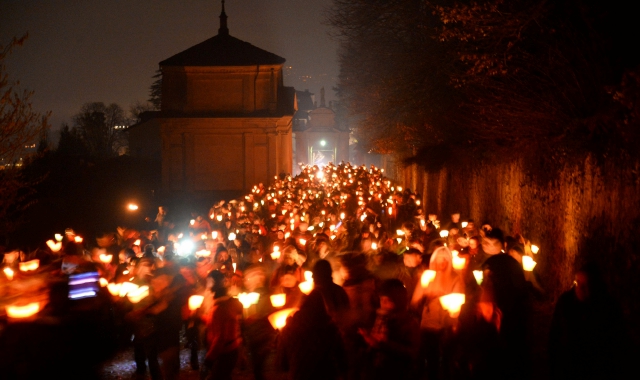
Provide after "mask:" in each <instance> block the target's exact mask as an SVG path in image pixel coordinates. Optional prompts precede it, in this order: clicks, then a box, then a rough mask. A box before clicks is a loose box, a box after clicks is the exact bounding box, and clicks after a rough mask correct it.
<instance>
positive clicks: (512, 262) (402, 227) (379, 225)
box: [0, 163, 624, 380]
mask: <svg viewBox="0 0 640 380" xmlns="http://www.w3.org/2000/svg"><path fill="white" fill-rule="evenodd" d="M420 201H421V196H420V195H419V194H415V193H413V192H412V191H411V190H410V189H403V188H402V187H400V186H394V185H393V184H392V183H391V181H389V180H388V179H387V178H385V177H384V175H383V170H381V169H377V168H375V167H371V168H367V167H365V166H353V165H351V164H345V163H342V164H339V165H334V164H330V165H328V166H325V167H320V168H319V167H317V166H303V167H302V168H301V173H300V174H299V175H297V176H295V177H293V176H290V175H282V176H280V177H276V178H274V181H273V183H272V184H271V185H270V186H268V187H265V186H264V185H263V184H259V185H257V186H255V187H254V188H253V189H252V192H251V193H250V194H248V195H246V196H245V197H244V198H243V199H238V200H231V201H229V202H225V201H220V202H219V203H217V204H215V205H213V207H211V209H210V210H209V211H208V213H204V212H202V213H199V212H194V213H193V218H192V219H191V220H190V221H189V222H188V223H184V224H185V225H184V226H181V224H180V223H179V221H175V220H172V219H171V213H170V211H171V210H166V208H164V207H162V206H161V207H159V210H158V214H157V216H156V218H155V220H153V221H151V220H150V219H149V224H150V226H151V227H150V228H149V229H148V230H145V231H140V230H133V229H127V228H125V227H119V228H118V229H117V231H116V232H113V233H107V234H104V235H102V236H99V237H98V238H97V239H95V241H92V242H88V241H84V240H83V239H82V238H81V237H79V236H77V235H76V234H75V233H74V232H73V230H71V229H69V230H67V231H65V234H64V235H62V234H61V235H59V236H56V239H54V240H53V239H52V240H50V241H48V242H47V246H46V248H45V247H43V248H42V249H39V250H37V251H35V252H31V253H24V252H17V251H16V252H9V253H5V254H4V260H3V262H4V268H3V272H4V276H2V275H0V277H3V278H2V279H1V280H0V281H1V284H2V288H1V289H2V290H1V291H2V294H1V296H2V299H3V301H4V303H5V305H6V307H5V308H4V309H5V310H6V315H4V316H3V319H2V320H3V325H2V326H3V330H2V331H1V332H0V346H3V347H4V349H3V352H2V353H3V355H0V370H2V371H4V372H3V373H4V374H7V375H9V378H25V377H29V376H32V377H34V378H36V377H38V376H39V375H40V374H46V373H50V372H47V371H51V370H52V369H51V367H50V368H46V369H43V368H42V367H38V366H30V365H29V363H28V362H27V359H25V358H24V357H23V356H21V355H25V353H26V352H27V351H28V350H29V348H28V347H29V342H28V341H24V340H23V337H24V336H25V335H24V331H23V330H25V328H24V326H27V325H28V326H33V325H36V326H40V327H39V329H37V330H34V329H32V328H30V331H41V330H46V328H47V326H49V327H50V326H60V331H61V332H60V335H63V334H65V333H69V334H72V335H73V336H74V340H73V342H74V343H73V345H74V347H76V348H78V349H77V350H75V351H73V353H74V355H75V356H74V359H75V360H78V357H81V358H82V360H83V361H84V362H83V363H85V365H80V366H78V365H75V364H73V363H71V364H69V365H68V366H69V367H72V366H73V368H75V371H76V372H77V373H78V374H82V375H84V378H89V377H90V376H89V375H88V374H90V373H93V374H95V375H96V376H99V365H100V361H101V360H104V358H106V357H108V355H109V352H112V350H113V349H118V348H120V349H127V350H131V355H132V357H133V359H134V360H135V364H136V374H137V375H138V376H140V378H144V377H145V376H146V375H147V374H148V375H150V376H151V378H152V379H154V380H156V379H177V378H179V376H180V361H179V353H180V348H181V337H182V340H186V342H187V345H188V347H189V348H190V353H191V356H190V366H191V368H192V369H197V370H199V371H200V372H201V375H202V378H207V379H230V378H232V377H233V374H234V370H235V369H236V367H237V366H238V365H239V363H244V364H245V365H247V366H248V367H250V368H251V371H252V373H253V376H254V378H255V379H264V378H265V373H266V366H267V365H272V366H275V368H276V370H278V371H281V372H282V373H286V374H287V376H288V377H289V378H291V379H339V378H340V379H389V378H394V379H422V378H426V379H449V378H451V379H480V378H488V377H492V378H498V379H500V378H503V379H521V378H529V377H530V376H531V374H532V373H533V368H532V367H533V365H534V363H533V362H532V360H531V358H532V356H531V352H530V350H531V338H532V337H531V336H530V334H531V331H532V328H531V323H532V321H531V316H532V311H531V307H532V301H533V300H534V299H535V298H536V297H538V298H540V297H544V290H543V287H542V286H541V285H540V283H539V280H538V276H537V275H536V272H535V270H534V269H533V266H535V261H534V260H533V258H534V257H535V255H536V254H537V247H536V246H535V245H532V244H531V242H530V241H528V240H527V239H526V238H524V237H523V236H521V235H519V234H513V235H512V236H508V235H507V234H506V233H505V232H504V231H502V230H501V229H500V228H499V227H498V226H494V225H491V224H490V223H484V222H483V223H475V222H474V221H473V220H468V219H467V220H464V221H463V220H461V217H460V213H458V212H454V213H452V214H451V215H450V216H448V217H447V218H446V219H447V220H446V221H442V222H441V221H439V220H438V216H437V215H434V214H428V213H425V212H424V211H423V207H422V205H421V202H420ZM182 227H184V228H182ZM598 279H599V276H598V272H597V268H593V267H588V268H584V269H583V270H581V271H580V272H579V273H578V274H577V277H576V281H577V282H576V286H575V287H574V288H572V289H571V290H570V291H569V292H567V293H566V294H565V295H563V297H561V299H560V301H559V303H558V309H557V310H556V315H555V316H554V321H553V326H552V330H551V334H550V342H551V346H550V347H552V349H551V350H550V357H551V366H550V368H551V370H552V374H553V375H554V376H555V375H557V376H558V377H563V378H567V377H569V378H571V377H573V375H575V374H578V373H580V374H583V373H587V374H598V373H602V374H611V373H612V372H611V365H612V363H613V362H612V360H615V358H612V357H613V356H614V355H615V353H617V352H618V349H617V348H618V347H619V346H620V345H619V344H618V343H617V342H618V341H617V340H616V339H617V337H619V336H621V335H624V333H623V331H622V329H623V326H624V323H623V321H622V318H621V314H620V313H617V312H616V308H615V305H614V303H613V302H612V301H610V298H608V296H607V295H606V292H605V291H604V290H603V289H604V286H602V284H601V283H600V282H598ZM45 289H46V291H45ZM29 308H31V309H29ZM3 311H4V310H3ZM29 311H33V313H29ZM70 316H71V317H70ZM616 318H617V319H616ZM576 319H577V320H578V321H579V322H580V323H577V324H576V323H574V322H576ZM27 322H28V323H27ZM598 324H606V325H607V327H608V329H607V330H606V332H603V333H602V334H598V335H597V336H596V337H594V335H593V334H590V335H589V337H590V339H586V338H584V336H583V335H582V334H585V333H588V332H589V330H590V329H593V328H595V327H596V326H597V325H598ZM89 329H92V330H91V331H92V333H91V334H89V333H88V332H87V333H85V331H89ZM95 331H97V333H96V332H95ZM31 334H32V335H33V334H35V333H31ZM96 334H97V335H96ZM614 338H615V339H614ZM34 339H36V338H34ZM38 339H40V338H38ZM95 342H99V344H91V343H95ZM46 343H47V344H50V345H51V346H48V347H47V346H46V345H45V346H43V347H47V348H46V353H45V354H44V355H49V357H51V355H52V354H51V352H50V351H51V350H55V347H56V345H57V344H59V342H57V341H56V340H55V338H51V340H50V341H47V342H46ZM17 347H22V348H17ZM87 347H91V350H88V349H86V348H87ZM42 350H45V349H44V348H42ZM87 351H90V352H87ZM34 352H35V351H34ZM32 354H33V352H32ZM67 354H68V352H67ZM56 355H59V356H60V358H61V360H62V362H61V363H62V364H61V363H58V362H56V363H58V364H56V365H57V366H60V367H59V368H58V367H56V370H61V371H62V370H65V371H67V372H66V373H74V372H69V371H72V370H70V369H69V368H67V367H66V364H64V363H68V361H69V360H70V359H69V358H66V362H65V361H64V360H65V359H63V357H64V355H65V352H60V353H57V354H56ZM54 357H57V356H55V355H54ZM36 362H37V361H36ZM597 371H600V372H597ZM81 377H82V376H81Z"/></svg>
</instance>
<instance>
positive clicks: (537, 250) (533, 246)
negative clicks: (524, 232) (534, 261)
mask: <svg viewBox="0 0 640 380" xmlns="http://www.w3.org/2000/svg"><path fill="white" fill-rule="evenodd" d="M539 251H540V248H538V246H537V245H533V244H532V245H531V252H533V254H534V255H535V254H537V253H538V252H539Z"/></svg>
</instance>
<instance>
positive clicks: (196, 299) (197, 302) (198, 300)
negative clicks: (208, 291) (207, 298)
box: [189, 295, 204, 311]
mask: <svg viewBox="0 0 640 380" xmlns="http://www.w3.org/2000/svg"><path fill="white" fill-rule="evenodd" d="M203 301H204V296H200V295H194V296H191V297H189V310H191V311H193V310H197V309H199V308H200V306H202V302H203Z"/></svg>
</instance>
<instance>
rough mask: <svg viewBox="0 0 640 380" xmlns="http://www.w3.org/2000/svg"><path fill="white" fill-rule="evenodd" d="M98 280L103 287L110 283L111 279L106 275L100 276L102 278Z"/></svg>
mask: <svg viewBox="0 0 640 380" xmlns="http://www.w3.org/2000/svg"><path fill="white" fill-rule="evenodd" d="M98 282H99V283H100V286H101V287H103V288H104V287H105V286H107V285H109V281H108V280H107V279H106V278H104V277H100V280H98Z"/></svg>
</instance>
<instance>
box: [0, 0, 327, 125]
mask: <svg viewBox="0 0 640 380" xmlns="http://www.w3.org/2000/svg"><path fill="white" fill-rule="evenodd" d="M330 4H331V0H227V1H226V3H225V8H226V13H227V15H228V17H229V20H228V25H229V31H230V34H231V35H232V36H234V37H237V38H239V39H241V40H244V41H247V42H250V43H251V44H253V45H255V46H257V47H259V48H262V49H264V50H267V51H270V52H272V53H275V54H278V55H280V56H282V57H284V58H286V59H287V62H286V64H285V65H286V66H291V67H292V68H291V70H287V71H286V72H285V73H286V77H285V85H287V86H294V87H295V88H296V89H297V90H304V89H309V90H310V91H311V92H315V93H316V94H319V93H320V87H322V86H324V87H325V90H326V95H327V101H328V100H331V99H333V98H334V95H333V91H332V90H331V87H332V86H334V85H335V77H336V76H337V73H338V65H337V61H336V49H337V43H336V42H335V41H333V40H331V38H330V37H329V36H328V35H327V32H328V31H329V27H328V26H326V25H323V24H322V22H323V20H324V14H323V12H324V10H325V9H326V7H328V6H329V5H330ZM219 15H220V0H180V1H175V0H78V1H75V0H0V45H6V44H7V43H8V41H10V39H11V38H12V37H13V36H21V35H23V34H24V33H25V32H28V33H29V39H28V40H27V42H26V43H25V45H24V46H23V47H21V48H18V49H17V50H15V51H14V53H13V54H12V55H11V56H10V57H9V59H8V61H7V66H8V70H9V75H10V79H13V80H15V79H18V80H20V83H21V88H26V89H30V90H33V91H35V95H34V98H33V103H34V107H35V109H36V110H38V111H41V112H44V111H48V110H50V111H52V112H53V114H52V117H51V124H52V126H53V127H54V128H59V126H60V124H61V123H62V122H65V121H66V122H70V119H71V116H72V115H73V114H75V113H77V112H78V111H79V110H80V107H81V106H82V104H84V103H87V102H93V101H102V102H105V103H113V102H115V103H118V104H120V105H121V106H122V107H123V108H124V109H125V110H128V109H129V106H130V104H132V103H133V102H134V101H136V100H141V101H145V100H147V98H148V90H149V85H150V84H151V83H152V81H153V79H152V78H151V77H152V76H153V75H154V73H155V70H156V69H157V68H158V62H160V61H161V60H163V59H165V58H168V57H170V56H172V55H173V54H176V53H178V52H180V51H182V50H185V49H187V48H189V47H191V46H193V45H195V44H197V43H199V42H202V41H204V40H206V39H208V38H210V37H212V36H214V35H215V34H217V31H218V26H219V18H218V16H219ZM306 76H308V77H310V79H305V77H306Z"/></svg>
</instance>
